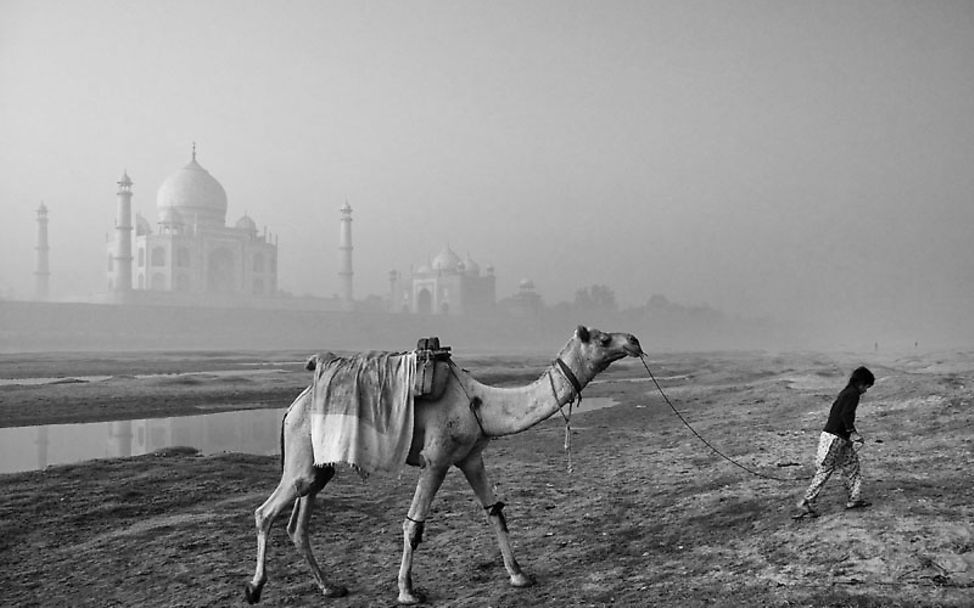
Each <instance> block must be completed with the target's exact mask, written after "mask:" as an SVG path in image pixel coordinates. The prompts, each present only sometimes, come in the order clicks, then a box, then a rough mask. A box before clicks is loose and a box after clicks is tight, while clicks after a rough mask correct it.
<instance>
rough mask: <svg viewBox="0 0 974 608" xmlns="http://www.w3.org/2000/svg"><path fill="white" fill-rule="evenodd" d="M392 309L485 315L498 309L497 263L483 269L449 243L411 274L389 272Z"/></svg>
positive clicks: (392, 310) (398, 310)
mask: <svg viewBox="0 0 974 608" xmlns="http://www.w3.org/2000/svg"><path fill="white" fill-rule="evenodd" d="M389 283H390V306H391V311H390V312H404V313H412V314H443V315H481V314H489V313H492V312H493V311H494V304H495V301H496V277H495V276H494V268H493V266H487V267H486V268H485V269H484V270H483V271H482V270H481V268H480V265H479V264H477V263H476V262H475V261H473V260H472V259H471V258H470V255H469V254H468V255H467V257H466V259H460V256H458V255H457V254H456V253H455V252H454V251H453V250H452V249H450V247H449V246H446V247H444V248H443V250H442V251H440V253H438V254H437V255H436V257H434V258H433V259H432V260H431V261H430V262H429V263H428V264H425V265H423V266H420V267H419V268H418V269H416V270H415V271H412V272H411V273H410V274H408V275H401V274H400V273H399V272H398V271H396V270H393V271H391V272H390V273H389Z"/></svg>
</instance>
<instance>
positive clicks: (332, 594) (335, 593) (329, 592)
mask: <svg viewBox="0 0 974 608" xmlns="http://www.w3.org/2000/svg"><path fill="white" fill-rule="evenodd" d="M321 593H322V595H324V596H325V597H329V598H336V597H345V596H346V595H348V587H345V586H344V585H335V586H333V587H328V588H327V589H322V590H321Z"/></svg>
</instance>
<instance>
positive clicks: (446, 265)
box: [433, 246, 462, 272]
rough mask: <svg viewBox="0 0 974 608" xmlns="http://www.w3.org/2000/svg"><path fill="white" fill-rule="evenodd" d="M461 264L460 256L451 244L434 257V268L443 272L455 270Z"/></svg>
mask: <svg viewBox="0 0 974 608" xmlns="http://www.w3.org/2000/svg"><path fill="white" fill-rule="evenodd" d="M461 264H462V261H461V260H460V256H458V255H457V254H455V253H453V250H452V249H450V247H449V246H447V247H444V248H443V251H441V252H439V253H438V254H437V255H436V257H435V258H433V270H439V271H441V272H454V271H456V270H457V269H458V268H459V266H460V265H461Z"/></svg>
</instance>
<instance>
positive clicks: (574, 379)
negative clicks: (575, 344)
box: [555, 357, 582, 401]
mask: <svg viewBox="0 0 974 608" xmlns="http://www.w3.org/2000/svg"><path fill="white" fill-rule="evenodd" d="M555 363H556V364H557V365H558V370H559V371H560V372H561V373H562V375H563V376H565V378H567V379H568V382H569V383H570V384H571V385H572V388H573V389H574V390H575V395H577V396H578V398H579V400H581V398H582V383H581V382H579V381H578V376H576V375H575V372H573V371H572V370H571V368H570V367H568V365H567V364H566V363H565V362H564V361H562V360H561V357H558V358H557V359H555ZM574 400H575V396H574V395H573V396H572V401H574Z"/></svg>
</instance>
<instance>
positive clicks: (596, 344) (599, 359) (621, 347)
mask: <svg viewBox="0 0 974 608" xmlns="http://www.w3.org/2000/svg"><path fill="white" fill-rule="evenodd" d="M571 342H573V343H575V346H576V348H577V349H578V356H579V358H580V359H581V361H583V362H585V363H586V364H587V365H588V366H590V370H591V372H592V373H593V375H594V374H597V373H599V372H601V371H602V370H604V369H605V368H607V367H609V365H610V364H611V363H612V362H613V361H618V360H619V359H623V358H625V357H639V356H641V355H642V354H643V349H642V347H641V346H639V340H637V339H636V336H634V335H632V334H624V333H607V332H604V331H600V330H598V329H595V328H592V327H585V326H584V325H579V326H578V328H577V329H576V330H575V335H574V336H573V338H572V341H571Z"/></svg>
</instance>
